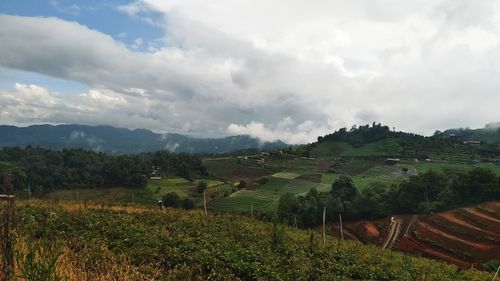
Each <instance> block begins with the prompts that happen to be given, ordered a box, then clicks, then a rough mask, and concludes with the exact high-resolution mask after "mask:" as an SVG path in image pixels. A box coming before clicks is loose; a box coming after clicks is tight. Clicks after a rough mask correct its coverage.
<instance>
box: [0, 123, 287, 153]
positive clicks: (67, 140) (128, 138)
mask: <svg viewBox="0 0 500 281" xmlns="http://www.w3.org/2000/svg"><path fill="white" fill-rule="evenodd" d="M28 145H31V146H40V147H44V148H49V149H64V148H82V149H89V150H94V151H101V152H106V153H111V154H125V153H140V152H150V151H157V150H170V151H172V152H190V153H228V152H231V151H235V150H244V149H253V148H258V149H262V150H271V149H279V148H284V147H287V144H285V143H284V142H282V141H275V142H264V143H262V142H260V141H259V140H258V139H257V138H252V137H250V136H247V135H240V136H230V137H225V138H217V139H216V138H206V139H205V138H192V137H188V136H184V135H180V134H170V133H167V134H157V133H154V132H152V131H150V130H146V129H134V130H131V129H125V128H115V127H112V126H87V125H32V126H28V127H16V126H8V125H0V148H2V147H13V146H19V147H26V146H28Z"/></svg>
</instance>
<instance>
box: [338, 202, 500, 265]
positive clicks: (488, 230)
mask: <svg viewBox="0 0 500 281" xmlns="http://www.w3.org/2000/svg"><path fill="white" fill-rule="evenodd" d="M393 220H394V221H399V222H400V224H399V226H398V227H399V231H398V232H397V235H396V236H395V237H394V243H393V245H392V249H394V250H397V251H402V252H407V253H412V254H414V255H420V256H424V257H428V258H434V259H438V260H444V261H446V262H448V263H452V264H455V265H457V266H459V267H461V268H471V267H475V268H480V266H481V264H482V263H483V262H484V261H489V260H495V259H500V203H498V202H490V203H484V204H481V205H479V206H476V207H467V208H459V209H454V210H450V211H446V212H442V213H438V214H432V215H416V216H394V217H393ZM390 225H391V220H390V219H389V218H386V219H382V220H378V221H373V222H369V221H362V222H357V223H347V224H345V231H346V232H347V235H346V236H347V237H349V238H351V239H355V240H361V241H365V242H371V243H374V244H379V245H381V244H382V242H383V241H385V240H386V238H387V237H388V236H389V231H388V229H389V227H390ZM330 231H331V233H333V234H336V235H338V233H339V229H338V228H337V227H336V226H332V227H331V228H330Z"/></svg>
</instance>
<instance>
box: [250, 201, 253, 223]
mask: <svg viewBox="0 0 500 281" xmlns="http://www.w3.org/2000/svg"><path fill="white" fill-rule="evenodd" d="M250 208H251V209H252V219H253V202H250Z"/></svg>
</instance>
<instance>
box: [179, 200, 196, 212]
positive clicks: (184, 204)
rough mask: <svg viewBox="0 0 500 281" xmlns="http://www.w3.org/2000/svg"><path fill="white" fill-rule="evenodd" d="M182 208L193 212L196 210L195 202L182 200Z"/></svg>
mask: <svg viewBox="0 0 500 281" xmlns="http://www.w3.org/2000/svg"><path fill="white" fill-rule="evenodd" d="M181 206H182V208H184V209H186V210H191V209H193V208H194V202H193V200H191V199H189V198H186V199H184V200H182V202H181Z"/></svg>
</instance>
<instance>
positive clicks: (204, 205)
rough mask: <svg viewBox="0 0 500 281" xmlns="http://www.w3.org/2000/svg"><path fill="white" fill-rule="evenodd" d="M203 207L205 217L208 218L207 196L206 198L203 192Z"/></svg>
mask: <svg viewBox="0 0 500 281" xmlns="http://www.w3.org/2000/svg"><path fill="white" fill-rule="evenodd" d="M203 207H204V208H205V216H208V213H207V196H206V192H205V191H203Z"/></svg>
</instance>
